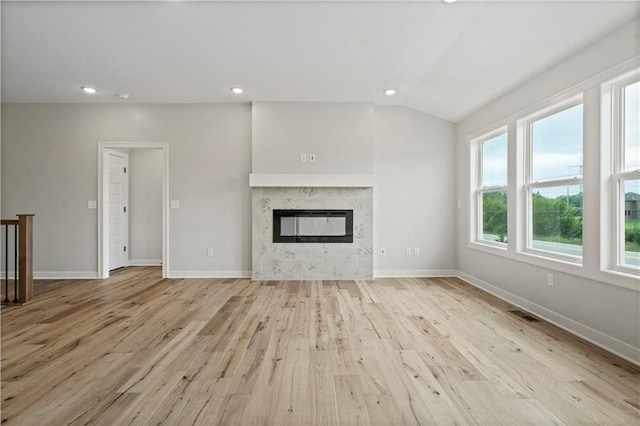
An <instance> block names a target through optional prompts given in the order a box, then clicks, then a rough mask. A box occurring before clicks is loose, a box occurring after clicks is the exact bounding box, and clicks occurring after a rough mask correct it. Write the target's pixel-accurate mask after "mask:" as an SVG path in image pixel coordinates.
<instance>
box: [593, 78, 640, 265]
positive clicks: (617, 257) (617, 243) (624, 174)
mask: <svg viewBox="0 0 640 426" xmlns="http://www.w3.org/2000/svg"><path fill="white" fill-rule="evenodd" d="M638 81H640V69H634V70H631V71H630V72H627V73H624V74H622V75H621V76H619V77H616V78H614V79H612V80H609V81H607V82H605V83H603V84H602V119H603V126H602V127H603V132H602V139H603V151H607V150H608V154H609V155H610V157H609V158H610V161H609V164H606V165H605V166H608V170H605V173H606V174H608V175H609V184H608V185H605V192H606V188H607V186H608V189H609V192H610V193H609V194H606V193H605V194H602V200H603V201H602V202H603V204H605V203H606V204H607V206H606V207H605V209H608V214H607V215H606V216H607V217H609V218H612V219H613V220H610V221H609V223H610V225H609V226H610V227H611V228H609V229H607V227H606V226H604V224H602V226H601V234H603V235H602V237H603V238H601V240H602V241H603V243H605V244H609V246H608V247H602V252H603V253H605V254H606V253H609V256H608V258H607V256H603V257H604V258H603V260H604V262H601V263H602V269H604V270H610V271H615V272H620V273H624V274H630V275H640V269H638V268H633V267H630V266H627V265H626V264H624V263H623V261H622V257H623V256H624V253H625V192H624V183H625V181H627V180H636V179H640V169H638V170H630V171H625V170H624V88H625V87H626V86H629V85H631V84H634V83H636V82H638ZM607 172H608V173H607ZM607 201H608V202H607ZM607 232H608V233H609V234H610V235H609V237H608V238H607V235H606V233H607Z"/></svg>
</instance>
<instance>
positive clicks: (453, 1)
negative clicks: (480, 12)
mask: <svg viewBox="0 0 640 426" xmlns="http://www.w3.org/2000/svg"><path fill="white" fill-rule="evenodd" d="M442 1H443V2H445V3H455V2H457V1H458V0H442Z"/></svg>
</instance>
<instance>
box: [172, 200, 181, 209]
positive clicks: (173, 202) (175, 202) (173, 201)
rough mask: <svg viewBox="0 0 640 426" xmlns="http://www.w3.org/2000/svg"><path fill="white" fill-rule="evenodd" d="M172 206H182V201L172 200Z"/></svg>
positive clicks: (173, 207)
mask: <svg viewBox="0 0 640 426" xmlns="http://www.w3.org/2000/svg"><path fill="white" fill-rule="evenodd" d="M171 208H172V209H179V208H180V201H178V200H171Z"/></svg>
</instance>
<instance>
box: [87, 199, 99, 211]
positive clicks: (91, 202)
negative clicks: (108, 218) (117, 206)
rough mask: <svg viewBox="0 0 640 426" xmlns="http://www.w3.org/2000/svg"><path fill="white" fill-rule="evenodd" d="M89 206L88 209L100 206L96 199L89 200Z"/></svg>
mask: <svg viewBox="0 0 640 426" xmlns="http://www.w3.org/2000/svg"><path fill="white" fill-rule="evenodd" d="M87 208H88V209H97V208H98V202H97V201H95V200H91V201H87Z"/></svg>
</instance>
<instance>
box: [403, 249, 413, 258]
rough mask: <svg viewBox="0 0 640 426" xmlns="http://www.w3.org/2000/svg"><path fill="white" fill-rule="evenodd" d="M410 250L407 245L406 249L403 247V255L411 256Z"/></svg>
mask: <svg viewBox="0 0 640 426" xmlns="http://www.w3.org/2000/svg"><path fill="white" fill-rule="evenodd" d="M411 252H412V250H411V248H410V247H407V248H406V249H404V255H405V256H411Z"/></svg>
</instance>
